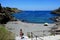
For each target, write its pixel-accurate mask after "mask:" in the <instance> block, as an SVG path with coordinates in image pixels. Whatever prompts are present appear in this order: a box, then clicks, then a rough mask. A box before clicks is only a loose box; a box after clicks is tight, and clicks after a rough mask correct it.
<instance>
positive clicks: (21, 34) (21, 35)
mask: <svg viewBox="0 0 60 40" xmlns="http://www.w3.org/2000/svg"><path fill="white" fill-rule="evenodd" d="M23 35H24V33H23V32H22V29H20V37H21V39H23V38H24V37H23Z"/></svg>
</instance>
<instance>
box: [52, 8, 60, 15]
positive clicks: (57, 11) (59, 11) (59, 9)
mask: <svg viewBox="0 0 60 40" xmlns="http://www.w3.org/2000/svg"><path fill="white" fill-rule="evenodd" d="M52 14H60V8H58V9H56V10H53V11H52Z"/></svg>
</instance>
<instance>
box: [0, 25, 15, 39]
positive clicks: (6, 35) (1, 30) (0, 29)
mask: <svg viewBox="0 0 60 40" xmlns="http://www.w3.org/2000/svg"><path fill="white" fill-rule="evenodd" d="M14 37H15V36H14V34H13V33H12V32H9V31H8V30H7V29H6V28H5V27H4V25H0V40H12V39H14Z"/></svg>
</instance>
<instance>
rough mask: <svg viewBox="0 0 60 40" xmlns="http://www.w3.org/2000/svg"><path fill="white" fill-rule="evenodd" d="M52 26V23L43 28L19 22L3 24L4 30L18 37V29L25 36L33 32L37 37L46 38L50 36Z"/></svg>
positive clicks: (38, 25) (42, 25) (40, 25)
mask: <svg viewBox="0 0 60 40" xmlns="http://www.w3.org/2000/svg"><path fill="white" fill-rule="evenodd" d="M54 25H55V24H53V23H52V24H48V26H44V24H36V23H35V24H34V23H24V22H21V21H10V22H8V23H7V24H5V26H6V28H7V29H8V30H9V31H11V32H13V33H15V35H16V36H17V35H18V36H19V32H20V29H22V30H23V32H24V35H25V36H26V35H27V33H30V32H33V33H34V34H35V35H37V36H44V35H45V36H48V35H50V34H51V33H50V32H49V30H51V28H52V27H54Z"/></svg>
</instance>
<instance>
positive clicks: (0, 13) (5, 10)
mask: <svg viewBox="0 0 60 40" xmlns="http://www.w3.org/2000/svg"><path fill="white" fill-rule="evenodd" d="M17 12H21V10H19V9H17V8H10V7H2V6H1V4H0V24H6V23H7V22H8V21H12V20H16V19H14V17H13V16H11V15H12V14H13V13H17Z"/></svg>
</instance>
